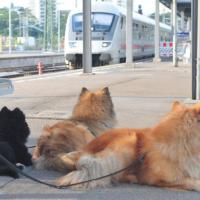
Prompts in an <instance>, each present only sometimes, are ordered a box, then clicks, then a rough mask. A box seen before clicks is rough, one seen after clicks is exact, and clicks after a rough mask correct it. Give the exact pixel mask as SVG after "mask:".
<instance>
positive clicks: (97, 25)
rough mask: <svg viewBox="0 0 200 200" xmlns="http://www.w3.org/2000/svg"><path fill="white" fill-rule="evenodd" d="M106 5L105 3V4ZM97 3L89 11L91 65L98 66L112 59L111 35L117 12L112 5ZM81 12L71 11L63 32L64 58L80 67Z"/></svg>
mask: <svg viewBox="0 0 200 200" xmlns="http://www.w3.org/2000/svg"><path fill="white" fill-rule="evenodd" d="M106 5H107V4H106ZM106 5H105V4H103V3H102V4H98V5H96V6H93V8H92V13H91V37H92V65H93V66H99V65H105V64H108V63H111V62H112V60H113V48H114V47H113V37H114V35H115V31H116V26H117V22H118V18H119V16H118V13H117V12H116V11H114V10H113V6H110V5H109V6H108V5H107V6H106ZM82 54H83V14H82V12H80V11H72V12H71V13H70V15H69V17H68V21H67V25H66V32H65V58H66V60H67V61H68V62H70V63H71V65H72V66H73V67H74V68H81V67H82Z"/></svg>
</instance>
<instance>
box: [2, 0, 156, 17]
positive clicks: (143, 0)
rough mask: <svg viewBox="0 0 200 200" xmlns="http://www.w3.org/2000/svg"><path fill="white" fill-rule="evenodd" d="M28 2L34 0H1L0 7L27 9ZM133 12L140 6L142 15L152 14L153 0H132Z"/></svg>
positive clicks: (69, 4)
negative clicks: (12, 5)
mask: <svg viewBox="0 0 200 200" xmlns="http://www.w3.org/2000/svg"><path fill="white" fill-rule="evenodd" d="M30 1H35V0H1V1H0V7H5V6H6V7H8V6H9V4H10V2H12V3H13V4H14V5H15V6H24V7H27V6H28V3H29V2H30ZM81 1H82V0H77V2H78V4H80V2H81ZM57 2H59V4H60V7H61V8H62V9H63V7H64V8H66V10H70V9H73V8H74V7H75V0H57ZM133 2H134V10H135V11H137V10H138V5H139V4H140V5H142V9H143V14H144V15H148V14H151V13H153V12H154V10H155V0H134V1H133Z"/></svg>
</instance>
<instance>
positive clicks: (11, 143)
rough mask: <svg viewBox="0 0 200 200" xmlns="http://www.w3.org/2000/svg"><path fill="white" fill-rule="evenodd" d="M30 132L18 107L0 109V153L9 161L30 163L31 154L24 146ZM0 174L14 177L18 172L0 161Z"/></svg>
mask: <svg viewBox="0 0 200 200" xmlns="http://www.w3.org/2000/svg"><path fill="white" fill-rule="evenodd" d="M29 134H30V130H29V127H28V124H27V123H26V120H25V115H24V113H23V112H22V111H21V110H20V109H19V108H15V109H14V110H9V109H8V108H7V107H3V108H2V109H1V111H0V154H1V155H3V156H4V157H5V158H6V159H7V160H9V161H10V162H11V163H13V164H16V163H21V164H24V165H27V166H29V165H31V164H32V162H31V155H30V154H29V153H28V150H27V147H26V146H25V143H26V140H27V138H28V136H29ZM0 175H9V176H12V177H14V178H17V177H18V174H17V173H16V172H14V171H12V170H10V169H9V168H8V166H6V165H5V164H4V163H3V162H2V161H0Z"/></svg>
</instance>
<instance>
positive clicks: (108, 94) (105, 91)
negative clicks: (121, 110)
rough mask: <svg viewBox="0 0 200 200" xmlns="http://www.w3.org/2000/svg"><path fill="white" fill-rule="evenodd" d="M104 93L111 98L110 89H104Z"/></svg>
mask: <svg viewBox="0 0 200 200" xmlns="http://www.w3.org/2000/svg"><path fill="white" fill-rule="evenodd" d="M102 93H103V94H105V95H107V96H110V91H109V88H108V87H105V88H103V89H102Z"/></svg>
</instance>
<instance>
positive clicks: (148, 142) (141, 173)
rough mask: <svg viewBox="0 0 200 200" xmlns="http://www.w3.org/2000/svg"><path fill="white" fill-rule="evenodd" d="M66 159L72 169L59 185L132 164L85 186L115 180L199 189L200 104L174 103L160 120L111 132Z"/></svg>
mask: <svg viewBox="0 0 200 200" xmlns="http://www.w3.org/2000/svg"><path fill="white" fill-rule="evenodd" d="M63 159H64V160H65V161H66V164H67V163H68V166H67V167H69V168H70V169H74V171H72V172H70V173H68V174H67V175H65V176H63V177H61V178H60V179H58V180H57V181H56V184H57V185H67V184H71V183H76V182H80V181H85V180H89V179H93V178H95V177H100V176H104V175H106V174H109V173H113V172H115V171H117V170H120V169H122V168H125V167H126V166H129V165H131V164H133V165H132V167H130V168H129V169H128V170H126V171H124V172H121V173H120V174H117V175H114V176H112V177H108V178H105V179H102V180H98V181H92V182H89V183H85V184H83V185H81V187H87V188H91V187H96V186H106V185H109V184H111V183H112V181H113V180H114V181H118V182H132V183H139V184H147V185H154V186H159V187H171V188H180V189H186V190H195V191H200V104H196V105H194V106H191V107H186V106H185V105H182V104H180V103H179V102H175V103H174V104H173V108H172V111H171V112H170V113H169V114H168V115H167V116H166V117H165V118H164V119H162V120H161V121H160V123H159V124H158V125H156V126H154V127H152V128H147V129H115V130H111V131H108V132H106V133H104V134H102V135H101V136H100V137H98V138H96V139H94V140H93V141H92V142H90V143H89V144H88V145H86V147H85V148H84V150H82V151H79V152H73V153H70V154H66V155H65V156H63Z"/></svg>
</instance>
